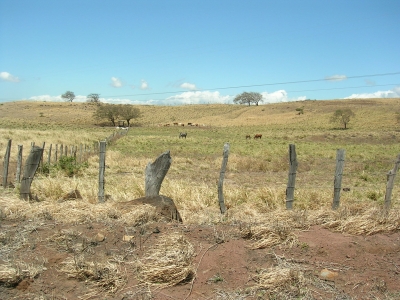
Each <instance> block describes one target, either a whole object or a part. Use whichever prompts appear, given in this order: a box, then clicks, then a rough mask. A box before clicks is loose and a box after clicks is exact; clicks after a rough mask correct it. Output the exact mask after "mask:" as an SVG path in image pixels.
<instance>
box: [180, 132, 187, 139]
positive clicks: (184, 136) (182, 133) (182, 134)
mask: <svg viewBox="0 0 400 300" xmlns="http://www.w3.org/2000/svg"><path fill="white" fill-rule="evenodd" d="M186 137H187V133H186V132H179V138H185V139H186Z"/></svg>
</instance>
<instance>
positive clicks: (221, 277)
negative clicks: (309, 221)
mask: <svg viewBox="0 0 400 300" xmlns="http://www.w3.org/2000/svg"><path fill="white" fill-rule="evenodd" d="M1 229H2V232H3V234H2V239H1V243H2V244H3V246H7V245H9V244H17V243H21V244H22V245H20V247H18V248H19V249H17V250H16V251H15V252H10V253H2V260H1V261H0V264H1V267H2V268H1V270H2V278H4V272H5V270H6V268H5V266H10V267H12V266H14V267H15V266H16V265H18V268H17V269H18V274H11V275H10V276H14V277H15V280H14V281H12V280H10V281H8V282H4V281H3V282H2V283H1V285H0V299H160V300H161V299H399V298H400V285H399V278H400V232H394V233H388V234H374V235H370V236H352V235H348V234H343V233H338V232H332V231H330V230H328V229H325V228H322V227H321V226H313V227H311V228H310V229H309V230H307V231H295V234H296V235H297V237H298V243H297V245H296V246H294V247H289V246H282V245H280V246H276V247H271V248H264V249H252V247H251V245H252V241H250V240H248V239H245V238H244V237H243V236H242V234H241V225H240V224H238V225H214V226H210V225H207V226H205V225H204V226H201V225H184V224H169V223H152V224H147V225H142V226H138V227H131V228H126V227H124V226H120V225H115V224H114V223H112V222H111V223H109V224H108V225H107V224H106V225H105V224H100V223H86V224H75V225H71V224H61V223H56V222H54V221H52V220H48V221H45V222H41V223H35V224H34V222H33V221H29V220H25V221H23V222H19V223H13V222H10V221H3V222H2V223H1ZM172 234H178V235H179V236H181V237H182V238H183V239H184V240H185V241H187V242H188V244H190V245H191V246H193V250H194V251H193V256H192V270H193V272H192V273H188V274H189V275H188V276H187V278H186V279H185V280H183V281H182V282H181V283H179V284H177V285H173V286H169V285H167V284H163V283H162V282H160V283H151V284H150V283H145V282H144V280H143V277H142V276H141V269H140V268H141V267H140V264H138V262H140V261H143V260H144V257H145V256H146V254H147V253H149V251H151V250H152V249H153V248H154V247H155V246H156V245H157V244H159V243H163V238H165V237H167V236H171V235H172ZM127 237H129V238H127ZM177 247H179V245H177ZM3 250H4V248H3ZM165 255H167V254H165ZM35 266H36V268H38V269H40V270H39V271H38V272H37V274H36V275H34V276H24V274H25V273H26V272H27V270H28V269H29V270H30V272H31V273H33V272H32V268H34V267H35ZM324 269H327V270H329V271H331V272H333V274H334V276H333V278H332V279H331V280H325V279H321V278H320V273H321V271H322V270H324ZM285 270H289V271H290V272H291V273H290V274H291V275H290V276H292V277H290V280H289V281H287V280H286V279H285V280H283V279H282V278H281V279H279V278H278V275H276V274H278V273H279V272H280V273H279V274H281V275H280V276H283V275H282V274H284V271H285ZM24 272H25V273H24ZM273 272H275V273H273ZM272 274H275V275H273V276H272ZM300 275H301V276H300ZM262 276H264V277H262ZM265 276H269V277H265ZM266 278H267V279H268V280H272V281H274V280H275V281H276V282H277V283H278V285H277V286H273V287H272V286H269V289H268V288H265V287H266V286H267V281H266ZM298 278H300V279H299V280H300V281H298V280H297V279H298ZM278 279H279V280H281V281H279V280H278ZM295 279H296V280H295ZM279 285H281V287H283V288H284V289H283V290H282V289H281V288H280V286H279ZM272 290H273V291H274V292H271V291H272ZM289 290H290V293H288V291H289Z"/></svg>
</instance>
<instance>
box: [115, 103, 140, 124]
mask: <svg viewBox="0 0 400 300" xmlns="http://www.w3.org/2000/svg"><path fill="white" fill-rule="evenodd" d="M118 111H119V116H120V117H121V118H122V119H124V120H126V122H127V123H128V127H129V125H130V121H131V120H132V119H137V118H139V117H140V110H139V108H137V107H134V106H133V105H131V104H121V105H119V106H118Z"/></svg>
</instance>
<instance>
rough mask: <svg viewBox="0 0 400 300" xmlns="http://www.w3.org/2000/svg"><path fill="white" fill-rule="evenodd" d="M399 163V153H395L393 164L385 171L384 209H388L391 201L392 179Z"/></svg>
mask: <svg viewBox="0 0 400 300" xmlns="http://www.w3.org/2000/svg"><path fill="white" fill-rule="evenodd" d="M399 165H400V154H399V155H397V158H396V162H395V164H394V167H393V169H391V170H390V171H389V172H388V173H387V183H386V194H385V210H389V209H390V204H391V201H392V191H393V185H394V179H395V177H396V173H397V170H398V169H399Z"/></svg>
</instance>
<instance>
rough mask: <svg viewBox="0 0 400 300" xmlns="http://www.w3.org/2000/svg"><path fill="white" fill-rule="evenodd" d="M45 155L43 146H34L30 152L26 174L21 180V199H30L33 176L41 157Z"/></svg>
mask: <svg viewBox="0 0 400 300" xmlns="http://www.w3.org/2000/svg"><path fill="white" fill-rule="evenodd" d="M42 155H43V148H40V147H38V146H33V147H32V150H31V152H30V153H29V156H28V159H27V160H26V164H25V168H24V175H23V176H22V180H21V188H20V197H21V199H25V200H30V199H32V196H31V184H32V181H33V177H34V176H35V173H36V170H37V168H38V167H39V163H40V159H41V158H42Z"/></svg>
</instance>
